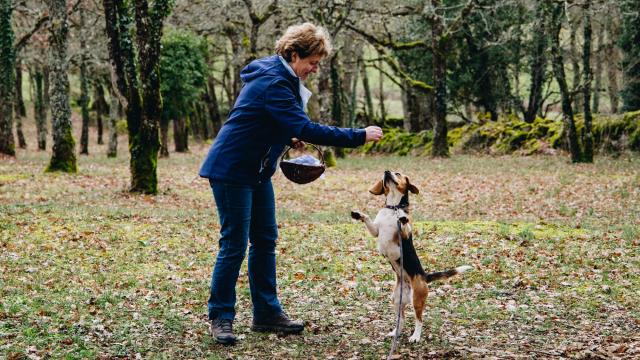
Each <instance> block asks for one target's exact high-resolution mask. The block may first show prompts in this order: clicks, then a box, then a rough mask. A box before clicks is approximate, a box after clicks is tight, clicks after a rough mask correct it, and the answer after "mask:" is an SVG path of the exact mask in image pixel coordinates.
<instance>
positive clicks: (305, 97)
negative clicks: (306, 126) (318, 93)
mask: <svg viewBox="0 0 640 360" xmlns="http://www.w3.org/2000/svg"><path fill="white" fill-rule="evenodd" d="M278 59H280V62H282V65H284V67H285V69H287V71H289V73H290V74H291V75H293V76H295V77H296V78H298V80H300V81H299V83H300V89H299V93H300V98H302V108H303V109H304V110H305V111H306V110H307V103H308V102H309V99H310V98H311V95H313V93H312V92H311V90H309V89H307V88H306V87H305V86H304V85H303V84H302V80H301V79H300V78H299V77H298V75H296V73H295V71H293V68H291V65H289V63H288V62H287V60H285V59H284V58H283V57H282V56H280V55H278Z"/></svg>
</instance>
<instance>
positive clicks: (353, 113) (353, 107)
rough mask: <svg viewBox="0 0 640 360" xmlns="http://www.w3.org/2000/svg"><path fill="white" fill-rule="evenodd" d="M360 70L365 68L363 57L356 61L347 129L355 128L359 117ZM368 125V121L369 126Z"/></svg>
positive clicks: (350, 91)
mask: <svg viewBox="0 0 640 360" xmlns="http://www.w3.org/2000/svg"><path fill="white" fill-rule="evenodd" d="M360 68H364V62H363V61H362V57H359V58H358V60H357V61H356V71H354V72H353V79H351V89H349V93H350V94H351V96H350V99H349V124H347V127H355V126H356V118H357V117H358V75H359V74H360V71H359V69H360ZM365 72H366V70H365ZM369 96H371V94H369ZM368 123H369V122H368V121H367V124H368Z"/></svg>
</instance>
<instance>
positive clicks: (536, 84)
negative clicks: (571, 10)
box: [524, 2, 547, 123]
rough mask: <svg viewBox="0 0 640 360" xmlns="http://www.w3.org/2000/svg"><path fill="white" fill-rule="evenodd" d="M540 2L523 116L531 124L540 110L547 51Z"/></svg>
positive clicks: (542, 9)
mask: <svg viewBox="0 0 640 360" xmlns="http://www.w3.org/2000/svg"><path fill="white" fill-rule="evenodd" d="M543 6H544V5H543V4H542V2H538V6H537V9H536V16H535V19H536V20H535V25H534V29H533V49H534V53H533V61H532V62H531V84H530V88H529V103H528V104H527V109H526V111H525V114H524V121H526V122H528V123H532V122H533V121H534V120H535V119H536V116H537V115H538V114H539V113H540V110H541V108H542V86H543V85H544V78H545V68H546V66H547V62H546V58H547V56H546V55H547V54H546V53H545V51H546V49H547V34H545V29H546V20H545V19H546V16H545V11H544V8H543Z"/></svg>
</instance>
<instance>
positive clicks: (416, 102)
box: [402, 81, 423, 133]
mask: <svg viewBox="0 0 640 360" xmlns="http://www.w3.org/2000/svg"><path fill="white" fill-rule="evenodd" d="M403 83H404V90H402V105H403V106H402V109H403V113H404V119H403V121H402V126H403V128H404V130H405V131H406V132H412V133H413V132H418V131H420V130H421V122H422V121H421V120H422V117H423V112H422V106H421V96H420V94H419V93H418V92H417V91H416V89H414V88H413V87H412V86H411V84H410V83H409V82H408V81H404V82H403Z"/></svg>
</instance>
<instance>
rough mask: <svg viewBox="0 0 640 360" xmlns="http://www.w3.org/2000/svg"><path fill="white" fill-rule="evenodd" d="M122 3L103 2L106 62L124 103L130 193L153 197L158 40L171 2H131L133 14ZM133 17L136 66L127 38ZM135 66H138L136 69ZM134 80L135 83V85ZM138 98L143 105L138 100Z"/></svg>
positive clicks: (155, 183)
mask: <svg viewBox="0 0 640 360" xmlns="http://www.w3.org/2000/svg"><path fill="white" fill-rule="evenodd" d="M128 5H129V4H128V3H127V2H125V1H124V0H103V6H104V9H105V23H106V32H107V36H108V38H109V57H110V59H111V62H112V66H113V68H114V70H115V75H116V83H117V88H118V89H117V90H118V92H119V93H120V94H121V95H122V97H123V99H124V100H125V101H126V113H127V126H128V130H129V151H130V152H131V160H130V171H131V188H130V191H131V192H139V193H145V194H156V193H157V192H158V178H157V171H156V170H157V159H158V150H159V148H160V140H159V138H158V127H159V123H160V114H161V113H162V111H161V110H162V109H161V100H160V77H159V60H160V39H161V38H162V24H163V21H164V19H165V18H166V17H167V16H168V15H169V12H170V9H171V1H169V0H157V1H154V2H153V3H152V7H151V8H149V3H148V2H147V1H146V0H136V1H135V2H134V3H133V4H132V5H133V9H132V8H130V7H129V6H128ZM132 13H133V14H135V16H134V18H135V35H136V45H137V51H138V55H137V61H136V56H135V53H134V46H133V41H132V38H131V29H132V28H133V26H132V19H131V16H132ZM136 64H138V66H136ZM138 79H139V81H138ZM143 99H144V101H143Z"/></svg>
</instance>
